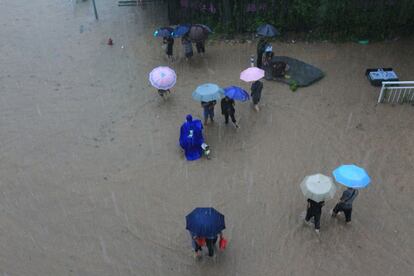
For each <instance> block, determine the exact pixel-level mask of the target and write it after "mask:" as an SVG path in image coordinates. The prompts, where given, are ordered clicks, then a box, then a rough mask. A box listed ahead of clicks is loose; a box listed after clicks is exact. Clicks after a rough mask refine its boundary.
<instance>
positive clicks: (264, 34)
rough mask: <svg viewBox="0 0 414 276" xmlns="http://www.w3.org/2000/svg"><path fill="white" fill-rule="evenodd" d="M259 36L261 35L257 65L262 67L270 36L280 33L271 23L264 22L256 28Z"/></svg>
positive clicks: (258, 44)
mask: <svg viewBox="0 0 414 276" xmlns="http://www.w3.org/2000/svg"><path fill="white" fill-rule="evenodd" d="M256 33H257V35H258V36H260V39H259V42H258V43H257V61H256V64H257V65H256V66H257V67H258V68H262V59H263V53H264V52H265V51H266V46H267V44H268V38H269V37H274V36H277V35H279V34H280V33H279V31H278V30H277V29H276V28H275V27H274V26H272V25H270V24H263V25H261V26H259V27H258V28H257V30H256Z"/></svg>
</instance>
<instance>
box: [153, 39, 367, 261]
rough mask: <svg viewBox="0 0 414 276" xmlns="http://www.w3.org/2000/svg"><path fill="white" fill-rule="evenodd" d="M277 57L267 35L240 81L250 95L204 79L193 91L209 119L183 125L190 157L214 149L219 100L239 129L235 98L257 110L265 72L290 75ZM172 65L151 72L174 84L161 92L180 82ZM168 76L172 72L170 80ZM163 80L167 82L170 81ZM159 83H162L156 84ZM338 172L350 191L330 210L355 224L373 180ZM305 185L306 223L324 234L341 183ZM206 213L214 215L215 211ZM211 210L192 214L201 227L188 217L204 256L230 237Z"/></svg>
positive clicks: (317, 178)
mask: <svg viewBox="0 0 414 276" xmlns="http://www.w3.org/2000/svg"><path fill="white" fill-rule="evenodd" d="M181 39H182V44H183V46H184V47H183V49H184V53H185V57H186V58H191V56H192V55H193V52H192V51H193V50H192V47H193V46H192V43H193V41H192V40H191V39H190V38H189V36H188V35H187V34H186V35H183V36H182V38H181ZM164 43H165V44H166V45H167V47H166V53H167V56H168V57H169V58H172V56H173V44H174V39H173V36H169V37H167V38H164ZM196 48H197V51H198V52H199V53H200V54H203V53H204V52H205V47H204V41H202V40H199V41H196ZM273 58H274V53H273V47H272V45H271V44H270V43H269V41H268V40H267V39H266V38H264V37H262V38H260V40H259V42H258V45H257V58H256V65H257V66H254V57H253V56H252V57H251V59H250V61H251V67H250V68H248V69H246V70H244V71H242V72H241V74H240V79H241V80H243V81H245V82H248V83H251V86H250V93H247V92H246V91H244V90H243V89H242V88H240V87H237V86H229V87H226V88H220V87H219V86H218V85H216V84H212V83H205V84H202V85H199V86H198V87H197V89H196V90H195V91H194V92H193V94H192V97H193V99H194V100H196V101H198V102H200V105H201V108H202V110H203V117H204V122H201V120H199V119H195V118H193V116H192V115H191V114H188V115H186V120H185V122H184V123H183V124H182V125H181V127H180V137H179V145H180V146H181V148H182V149H183V151H184V155H185V158H186V159H187V160H189V161H194V160H197V159H199V158H201V157H203V156H206V157H207V158H208V159H210V152H211V150H210V146H209V145H208V144H207V143H206V141H205V139H204V136H203V130H204V126H205V125H208V124H209V123H210V124H213V123H214V122H215V120H216V117H215V107H216V105H217V103H218V102H220V109H221V114H222V116H223V118H224V124H226V125H228V124H229V122H230V120H231V122H232V124H233V125H234V127H235V128H236V129H238V128H239V127H240V126H239V124H238V122H237V119H236V101H241V102H245V101H247V100H250V99H251V101H252V106H253V108H254V110H255V111H259V110H260V107H259V104H260V102H261V98H262V91H263V82H262V81H261V79H262V78H264V77H265V71H267V73H266V74H268V73H269V72H270V74H271V78H289V76H288V75H287V74H286V73H287V71H288V70H289V66H288V65H287V64H283V62H275V61H274V60H273ZM261 68H263V69H261ZM156 69H157V68H156ZM156 69H154V70H156ZM167 69H168V70H170V71H168V70H167ZM167 69H166V68H165V67H164V68H163V69H160V70H161V71H163V70H164V71H163V72H162V73H160V74H159V75H155V77H154V79H152V78H151V74H152V73H153V72H151V74H150V80H153V81H154V82H156V81H155V80H156V79H158V80H161V81H160V82H159V85H162V84H165V83H168V84H169V86H166V87H165V88H160V89H161V90H162V93H161V92H160V91H159V93H160V95H161V94H169V93H170V90H169V88H170V87H172V86H173V85H174V84H175V80H176V75H175V73H173V72H171V71H173V70H172V69H171V68H168V67H167ZM154 70H153V71H154ZM168 74H170V78H169V79H168ZM157 76H158V78H157ZM164 80H166V82H165V83H164ZM151 83H153V82H151ZM153 85H154V84H153ZM154 87H158V86H156V85H154ZM333 175H334V177H335V180H336V181H337V182H338V183H340V184H342V185H344V186H345V187H347V189H346V190H345V191H344V192H343V193H342V196H341V198H340V200H339V202H338V203H337V204H336V205H335V207H334V208H333V209H332V211H331V212H330V213H331V216H332V217H333V218H336V217H337V215H338V214H339V213H344V215H345V222H346V223H347V224H349V223H350V222H351V216H352V209H353V202H354V200H355V198H356V197H357V196H358V194H359V191H358V190H357V189H358V188H365V187H366V186H367V185H368V184H369V183H370V181H371V180H370V178H369V176H368V175H367V173H366V172H365V170H363V169H362V168H359V167H357V166H355V165H353V164H352V165H342V166H340V167H338V168H337V169H336V170H335V171H333ZM355 175H358V177H359V178H358V179H354V178H355ZM355 185H356V186H355ZM301 189H302V192H303V194H304V195H305V197H306V200H307V209H306V215H305V217H304V222H305V223H306V224H308V225H312V224H313V226H314V228H315V231H316V233H318V234H319V231H320V228H321V215H322V208H323V206H325V201H326V200H328V199H332V198H333V197H334V195H335V192H336V185H335V183H334V182H333V180H332V179H331V177H328V176H324V175H322V174H316V175H312V176H307V177H305V179H304V181H303V182H302V183H301ZM197 209H200V208H196V209H195V210H197ZM201 209H203V208H201ZM204 209H205V208H204ZM210 209H211V208H210ZM193 212H194V211H193ZM216 212H217V211H216ZM207 213H208V214H210V213H211V210H210V211H208V212H207ZM207 213H202V214H201V215H204V216H205V221H204V222H203V221H199V220H198V219H199V217H193V220H195V221H196V222H194V223H196V224H198V226H199V227H198V228H197V227H196V228H194V227H193V224H191V223H189V221H188V220H187V230H189V232H190V234H191V240H192V245H193V249H194V252H195V255H196V256H197V257H198V256H200V251H201V250H202V248H203V247H207V250H208V255H209V256H213V255H214V248H215V244H216V243H217V240H218V239H219V240H220V242H219V243H220V248H224V247H225V243H226V240H225V239H224V237H223V234H222V232H221V231H222V230H223V229H224V216H223V222H222V223H219V221H220V215H217V216H218V221H209V220H210V218H209V217H208V215H206V214H207ZM221 216H222V215H221ZM203 223H210V224H212V223H213V224H214V223H218V224H219V225H221V226H220V227H219V226H218V228H216V231H215V232H209V233H208V234H206V233H204V232H203V231H202V229H204V230H205V229H210V228H209V227H211V225H209V226H205V225H204V224H203ZM203 225H204V226H203ZM205 227H207V228H205Z"/></svg>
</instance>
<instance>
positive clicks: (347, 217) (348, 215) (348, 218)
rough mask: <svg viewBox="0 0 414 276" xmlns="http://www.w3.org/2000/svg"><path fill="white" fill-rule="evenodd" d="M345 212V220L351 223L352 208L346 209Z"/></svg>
mask: <svg viewBox="0 0 414 276" xmlns="http://www.w3.org/2000/svg"><path fill="white" fill-rule="evenodd" d="M344 214H345V222H346V223H347V224H349V223H351V215H352V208H350V209H344Z"/></svg>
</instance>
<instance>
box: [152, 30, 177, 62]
mask: <svg viewBox="0 0 414 276" xmlns="http://www.w3.org/2000/svg"><path fill="white" fill-rule="evenodd" d="M173 31H174V29H173V28H171V27H162V28H159V29H157V30H156V31H155V32H154V36H155V37H162V38H163V48H165V53H166V54H167V57H168V58H169V59H171V58H172V56H173V45H174V38H173Z"/></svg>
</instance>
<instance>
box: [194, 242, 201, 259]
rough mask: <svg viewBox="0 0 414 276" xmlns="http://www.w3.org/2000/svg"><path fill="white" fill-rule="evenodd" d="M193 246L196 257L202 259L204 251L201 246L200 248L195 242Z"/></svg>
mask: <svg viewBox="0 0 414 276" xmlns="http://www.w3.org/2000/svg"><path fill="white" fill-rule="evenodd" d="M192 244H193V248H194V253H195V256H196V257H201V250H202V249H201V246H199V245H198V243H197V242H196V241H195V240H193V241H192Z"/></svg>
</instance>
